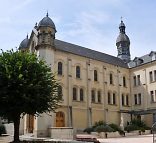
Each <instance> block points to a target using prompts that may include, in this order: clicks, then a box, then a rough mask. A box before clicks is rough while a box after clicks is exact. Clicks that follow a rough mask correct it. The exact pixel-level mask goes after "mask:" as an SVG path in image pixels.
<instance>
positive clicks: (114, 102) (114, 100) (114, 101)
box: [113, 93, 116, 104]
mask: <svg viewBox="0 0 156 143" xmlns="http://www.w3.org/2000/svg"><path fill="white" fill-rule="evenodd" d="M113 104H116V94H115V93H113Z"/></svg>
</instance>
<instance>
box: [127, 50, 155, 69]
mask: <svg viewBox="0 0 156 143" xmlns="http://www.w3.org/2000/svg"><path fill="white" fill-rule="evenodd" d="M153 56H154V58H153ZM155 60H156V52H155V51H151V52H150V53H149V54H146V55H144V56H142V57H135V58H134V60H132V61H131V62H129V63H128V66H129V68H133V67H138V66H141V65H143V64H147V63H149V62H152V61H155Z"/></svg>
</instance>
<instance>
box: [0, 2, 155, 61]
mask: <svg viewBox="0 0 156 143" xmlns="http://www.w3.org/2000/svg"><path fill="white" fill-rule="evenodd" d="M47 10H48V13H49V17H51V18H52V20H53V21H54V23H55V25H56V29H57V33H56V39H60V40H63V41H67V42H69V43H74V44H77V45H81V46H84V47H87V48H90V49H94V50H97V51H101V52H104V53H107V54H111V55H114V56H116V55H117V50H116V45H115V41H116V38H117V36H118V34H119V29H118V25H119V23H120V17H121V16H122V17H123V21H124V23H125V25H126V34H127V35H128V36H129V38H130V41H131V46H130V51H131V57H132V59H133V58H134V57H136V56H137V57H139V56H142V55H145V54H148V53H149V52H150V51H152V50H153V51H156V1H152V0H5V1H4V0H3V2H1V5H0V33H1V36H0V37H1V38H0V49H3V50H4V51H5V50H9V49H12V48H15V47H18V46H19V44H20V42H21V41H22V40H23V39H24V38H25V37H26V35H27V33H28V34H29V36H30V34H31V31H32V29H33V27H34V25H35V23H36V22H39V21H40V20H41V19H42V18H43V17H44V16H45V15H46V12H47Z"/></svg>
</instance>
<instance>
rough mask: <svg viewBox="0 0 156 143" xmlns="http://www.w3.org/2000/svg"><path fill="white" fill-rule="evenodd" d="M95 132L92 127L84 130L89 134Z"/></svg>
mask: <svg viewBox="0 0 156 143" xmlns="http://www.w3.org/2000/svg"><path fill="white" fill-rule="evenodd" d="M93 131H94V129H93V128H92V127H89V128H86V129H84V131H83V132H87V133H88V134H90V133H91V132H93Z"/></svg>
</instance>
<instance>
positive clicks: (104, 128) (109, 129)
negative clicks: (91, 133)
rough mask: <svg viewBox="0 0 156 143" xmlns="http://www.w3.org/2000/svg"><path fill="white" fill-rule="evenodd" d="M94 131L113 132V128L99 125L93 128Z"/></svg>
mask: <svg viewBox="0 0 156 143" xmlns="http://www.w3.org/2000/svg"><path fill="white" fill-rule="evenodd" d="M95 131H96V132H98V133H100V132H114V129H112V128H111V127H110V126H109V125H100V126H97V127H96V128H95Z"/></svg>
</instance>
